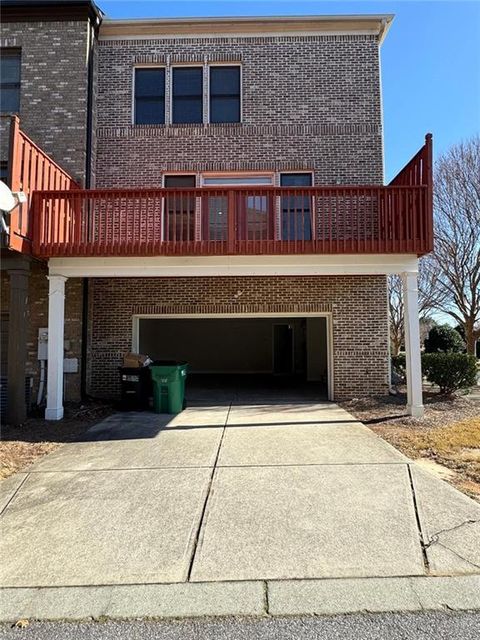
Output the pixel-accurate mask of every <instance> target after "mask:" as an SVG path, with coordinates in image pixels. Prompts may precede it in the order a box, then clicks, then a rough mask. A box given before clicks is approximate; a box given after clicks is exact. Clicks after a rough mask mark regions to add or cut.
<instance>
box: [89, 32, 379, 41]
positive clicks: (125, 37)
mask: <svg viewBox="0 0 480 640" xmlns="http://www.w3.org/2000/svg"><path fill="white" fill-rule="evenodd" d="M378 35H379V30H378V29H358V30H353V29H351V30H350V29H338V30H335V31H331V30H330V29H323V30H320V29H316V30H313V29H312V30H310V31H258V32H255V33H252V32H251V31H250V32H248V31H237V32H228V31H227V32H225V33H220V32H218V33H217V32H215V33H214V34H212V33H208V32H205V33H193V34H192V33H182V32H179V33H175V34H174V33H167V34H164V35H158V34H156V35H152V34H147V33H144V34H136V35H115V36H100V37H99V38H98V39H99V41H101V42H102V41H103V42H108V41H115V40H153V41H155V40H159V41H161V40H196V39H201V38H208V39H209V40H212V39H216V38H245V39H247V38H288V37H300V38H301V37H311V36H378Z"/></svg>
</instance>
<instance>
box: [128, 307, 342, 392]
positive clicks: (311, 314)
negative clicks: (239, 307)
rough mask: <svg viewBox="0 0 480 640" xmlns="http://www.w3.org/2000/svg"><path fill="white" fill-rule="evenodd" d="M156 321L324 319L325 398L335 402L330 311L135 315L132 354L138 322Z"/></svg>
mask: <svg viewBox="0 0 480 640" xmlns="http://www.w3.org/2000/svg"><path fill="white" fill-rule="evenodd" d="M145 318H149V319H158V320H175V319H181V318H183V319H187V320H194V319H195V318H198V319H208V318H225V319H228V318H326V325H327V326H326V333H327V397H328V399H329V400H331V401H334V400H335V393H334V389H335V387H334V384H335V372H334V365H333V347H334V344H333V317H332V313H331V312H330V311H325V312H303V313H302V312H292V313H287V312H282V313H165V314H161V313H135V314H133V315H132V352H133V353H138V350H139V341H140V320H142V319H145Z"/></svg>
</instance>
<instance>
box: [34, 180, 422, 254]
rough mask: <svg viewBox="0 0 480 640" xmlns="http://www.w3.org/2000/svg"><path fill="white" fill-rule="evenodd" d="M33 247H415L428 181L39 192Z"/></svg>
mask: <svg viewBox="0 0 480 640" xmlns="http://www.w3.org/2000/svg"><path fill="white" fill-rule="evenodd" d="M34 215H35V229H34V231H35V233H34V244H33V250H34V253H35V254H36V255H38V256H41V257H52V256H115V255H117V256H127V255H132V256H133V255H135V256H147V255H178V256H181V255H234V254H240V255H241V254H291V253H293V254H304V253H324V254H333V253H415V254H423V253H426V252H427V251H429V250H430V248H431V242H432V239H431V236H430V216H431V213H430V212H429V210H428V193H427V187H426V186H422V185H418V186H387V187H369V186H365V187H357V186H354V187H311V188H302V189H290V188H285V187H283V188H269V187H266V188H265V187H258V188H256V189H250V188H249V189H244V188H241V187H237V188H231V189H213V188H205V189H172V190H167V189H158V190H150V189H149V190H128V191H127V190H125V191H110V190H109V191H105V190H99V191H71V192H58V191H57V192H42V193H37V194H35V199H34Z"/></svg>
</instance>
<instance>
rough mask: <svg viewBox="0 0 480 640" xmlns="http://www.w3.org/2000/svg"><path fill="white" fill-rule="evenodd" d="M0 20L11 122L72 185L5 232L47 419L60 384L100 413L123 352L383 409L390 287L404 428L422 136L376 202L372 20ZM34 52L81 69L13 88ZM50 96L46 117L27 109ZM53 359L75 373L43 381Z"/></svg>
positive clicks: (415, 371) (411, 372)
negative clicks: (54, 91)
mask: <svg viewBox="0 0 480 640" xmlns="http://www.w3.org/2000/svg"><path fill="white" fill-rule="evenodd" d="M4 4H5V5H6V6H7V9H5V10H4V11H6V12H7V14H8V11H10V12H11V13H10V15H9V17H8V21H7V22H6V23H4V25H3V26H2V47H3V48H5V47H7V48H8V49H9V50H10V51H11V50H12V49H13V50H17V51H19V50H20V49H21V68H22V79H21V101H20V109H19V114H20V126H21V127H22V129H23V128H25V132H26V133H27V134H28V135H29V136H31V137H32V138H33V139H34V140H35V142H37V144H38V145H39V146H40V147H41V148H42V149H43V150H44V151H45V152H46V154H47V155H48V156H49V157H51V158H53V159H54V160H55V161H56V162H58V163H59V165H61V167H62V168H63V169H64V170H65V171H66V172H68V174H69V176H71V177H72V178H73V179H74V180H75V181H76V183H73V181H72V182H71V183H69V184H67V185H66V186H65V185H64V186H63V191H61V192H59V190H58V187H56V186H55V185H54V186H53V187H52V185H51V184H48V185H45V184H42V185H40V188H39V186H38V185H36V187H35V188H32V197H31V203H30V207H29V209H28V215H27V214H25V216H24V217H25V218H26V219H28V221H29V226H28V228H23V229H22V230H20V231H21V233H20V232H19V233H18V234H17V236H21V238H22V242H21V243H20V245H21V246H17V247H16V248H17V252H16V255H15V259H22V260H23V261H24V262H28V264H29V265H30V266H29V273H30V274H31V275H30V276H29V282H30V287H33V289H32V292H31V295H30V301H29V303H28V308H29V310H30V318H29V323H27V325H28V326H27V328H26V333H27V334H28V336H29V337H28V341H27V344H28V348H27V358H26V361H27V373H31V374H33V379H34V386H35V388H36V386H37V385H38V364H37V362H36V361H35V357H36V353H35V351H36V342H35V334H36V331H38V328H39V327H41V326H48V327H49V341H48V369H47V373H48V375H47V378H48V381H47V387H48V389H47V409H46V415H47V418H50V419H59V418H61V417H62V415H63V395H64V388H65V395H66V398H67V399H76V398H77V397H78V395H79V394H80V393H81V392H83V393H88V394H90V395H92V396H97V397H108V398H112V397H115V396H116V395H117V394H118V365H119V364H120V362H121V358H122V355H123V354H124V353H125V352H126V351H130V350H133V351H142V352H147V353H149V354H150V355H151V356H152V357H155V358H175V359H187V360H188V361H189V362H190V363H191V369H192V371H193V372H196V373H198V374H203V375H205V374H221V375H222V376H227V375H228V374H235V375H239V374H245V375H252V374H257V375H258V374H261V375H283V376H286V375H288V376H291V377H292V379H293V378H295V379H296V380H299V379H300V380H305V381H310V382H316V383H318V388H319V394H324V397H326V398H329V399H331V400H340V399H346V398H349V397H353V396H358V395H369V394H383V393H386V392H387V391H388V389H389V344H388V312H387V276H388V274H392V273H400V274H402V275H403V280H404V290H405V299H406V306H407V322H406V325H407V326H406V334H407V336H406V337H407V345H406V348H407V371H408V403H409V410H410V411H411V413H412V414H414V415H420V414H421V412H422V395H421V376H420V352H419V339H418V335H419V327H418V309H417V304H418V303H417V293H416V273H417V267H418V257H419V256H420V255H422V254H424V253H427V252H428V251H430V250H431V248H432V204H431V138H430V137H427V139H426V143H425V145H424V146H423V147H422V148H421V149H420V151H419V152H418V153H417V154H416V155H415V156H414V157H413V159H412V160H411V161H410V162H409V163H408V164H407V165H406V167H405V169H404V170H403V171H402V172H400V173H399V174H398V176H397V177H396V178H395V179H394V180H393V181H392V183H391V184H390V185H387V186H384V184H383V180H384V176H383V143H382V140H383V135H382V109H381V82H380V64H379V62H380V46H381V42H382V40H383V38H384V37H385V35H386V32H387V30H388V28H389V26H390V23H391V20H392V17H391V16H313V17H297V18H295V17H288V18H280V17H277V18H212V19H206V18H201V19H178V20H131V21H128V20H127V21H124V20H108V19H105V18H103V20H102V16H101V14H100V13H99V12H98V10H97V9H96V8H95V7H94V6H93V5H92V4H91V3H90V2H75V3H73V4H72V3H71V4H70V5H65V6H64V7H63V13H62V12H60V11H58V3H57V7H56V9H55V11H53V12H52V9H51V7H50V6H49V4H50V3H48V2H38V3H35V4H36V5H37V9H36V10H37V12H38V14H37V16H36V18H35V16H31V15H30V16H29V20H30V21H29V22H27V21H24V22H22V19H20V18H21V15H22V11H24V12H25V11H28V10H26V9H25V5H30V4H31V3H28V2H21V1H20V2H6V3H4ZM60 4H61V3H60ZM73 5H75V6H74V7H73ZM13 6H14V7H15V8H14V9H12V8H11V7H13ZM8 7H10V9H8ZM72 11H74V12H76V13H75V16H72V14H71V13H69V12H72ZM23 15H24V16H25V13H24V14H23ZM72 18H75V19H72ZM49 20H50V21H51V22H49ZM58 24H61V27H60V28H58ZM52 25H53V27H52ZM49 29H53V30H54V31H55V36H53V35H52V36H50V35H48V36H46V35H45V34H47V33H48V31H49ZM72 29H73V30H74V31H75V33H76V35H72V33H71V31H72ZM26 33H28V38H25V34H26ZM45 37H47V38H50V37H52V38H55V41H56V42H57V43H58V44H57V46H58V51H59V52H60V60H61V61H63V63H64V64H66V65H67V66H68V67H69V68H70V69H72V68H73V69H75V68H76V66H75V65H77V64H78V63H79V59H81V60H82V61H83V66H82V69H81V70H80V69H78V70H77V71H76V72H75V73H72V72H67V73H62V71H61V70H58V77H59V78H60V77H61V78H62V80H61V82H58V83H57V78H53V76H52V73H53V72H52V70H51V67H52V65H51V64H48V63H47V65H46V66H47V68H50V71H51V72H52V73H51V74H50V75H49V76H48V77H47V75H44V74H43V71H42V72H38V73H37V75H36V76H35V78H38V77H40V78H41V79H40V80H36V81H38V82H39V84H38V86H32V84H30V85H27V84H26V80H27V79H28V75H27V71H28V66H27V69H26V70H25V76H24V75H23V73H24V64H26V63H24V57H26V58H27V60H28V59H29V58H30V57H31V58H32V59H36V58H35V56H37V55H42V54H40V53H36V52H35V51H34V48H35V47H36V46H38V47H39V48H42V51H45V47H44V46H43V45H42V44H41V43H42V39H43V38H45ZM82 38H83V39H82ZM72 39H73V41H75V42H77V41H78V50H77V49H75V47H73V48H72V47H70V46H69V45H70V43H71V42H72ZM24 42H25V43H26V44H25V45H24V44H23V43H24ZM24 46H25V51H24ZM28 47H30V48H31V51H32V53H31V54H28V53H27V52H28ZM10 51H9V52H8V53H10ZM47 53H49V51H48V50H47ZM85 54H87V57H86V59H87V65H85V64H84V63H85ZM52 55H54V54H52ZM88 61H89V62H88ZM53 67H55V65H53ZM37 69H38V67H37ZM24 78H25V79H24ZM32 82H33V81H32ZM52 83H56V84H55V86H57V84H59V85H60V84H61V86H62V87H63V90H64V91H65V95H64V96H62V98H61V99H60V100H59V98H58V95H57V96H53V97H52V98H51V99H52V101H53V104H48V100H45V99H44V98H40V99H38V100H36V99H33V96H36V95H40V93H41V92H42V91H45V90H46V88H47V89H48V87H49V86H50V85H51V84H52ZM59 90H60V89H59ZM76 91H78V92H79V93H78V95H75V92H76ZM59 102H60V103H61V108H60V107H59ZM33 103H35V105H36V106H35V107H33V106H32V105H33ZM24 104H25V105H27V104H28V105H29V109H31V111H29V110H28V109H27V107H26V106H25V113H24ZM42 109H46V111H47V112H48V114H49V117H50V116H51V117H52V119H53V120H54V119H55V117H57V116H58V120H56V121H55V122H53V121H49V120H48V118H43V117H42V115H41V113H42V111H41V110H42ZM42 127H43V128H42ZM17 128H18V123H17ZM64 128H66V129H67V130H68V132H69V133H68V135H75V136H76V140H75V141H74V142H72V141H71V139H69V138H68V137H67V136H65V137H63V130H64ZM52 131H53V134H52ZM12 141H13V142H12V143H11V144H10V164H12V163H13V160H12V158H13V147H14V146H15V145H14V137H12ZM22 166H24V165H22ZM24 182H25V181H24ZM79 186H80V187H81V188H78V187H79ZM84 187H90V188H87V189H85V188H84ZM17 226H18V223H17ZM24 227H25V224H24ZM15 232H16V230H15V224H13V225H11V226H10V238H9V242H10V249H9V256H10V257H9V259H12V257H11V256H12V255H13V250H14V249H15V246H13V245H14V244H15V243H14V242H13V240H12V238H14V234H15ZM17 245H18V243H17ZM18 249H20V251H18ZM2 275H3V272H2ZM46 275H48V280H47V278H46V277H45V276H46ZM11 277H12V276H10V278H11ZM47 286H48V291H47ZM47 307H48V309H47ZM42 314H43V316H42ZM47 316H48V322H47V323H46V322H45V320H46V318H47ZM64 339H66V342H65V341H64ZM66 349H67V351H65V350H66ZM65 356H66V357H69V358H74V359H77V360H78V362H79V372H78V373H64V370H63V362H64V360H63V359H64V357H65ZM24 373H25V372H24ZM9 376H10V369H9ZM64 383H66V385H64Z"/></svg>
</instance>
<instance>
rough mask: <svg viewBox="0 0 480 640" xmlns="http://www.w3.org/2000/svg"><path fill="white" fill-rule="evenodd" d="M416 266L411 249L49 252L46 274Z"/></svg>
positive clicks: (380, 271)
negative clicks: (157, 253) (56, 255)
mask: <svg viewBox="0 0 480 640" xmlns="http://www.w3.org/2000/svg"><path fill="white" fill-rule="evenodd" d="M417 270H418V259H417V256H415V255H412V254H403V255H402V254H399V255H390V254H385V255H384V254H372V255H369V254H365V255H355V254H352V255H279V256H256V255H252V256H202V257H194V256H188V257H165V256H158V257H147V258H135V257H125V258H114V257H112V258H96V257H95V258H50V260H49V272H50V275H63V276H65V277H70V278H115V277H119V278H145V277H184V276H189V277H195V276H276V275H278V276H302V275H305V276H311V275H317V276H322V275H324V276H337V275H388V274H392V273H397V274H398V273H402V272H404V271H410V272H416V271H417Z"/></svg>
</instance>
